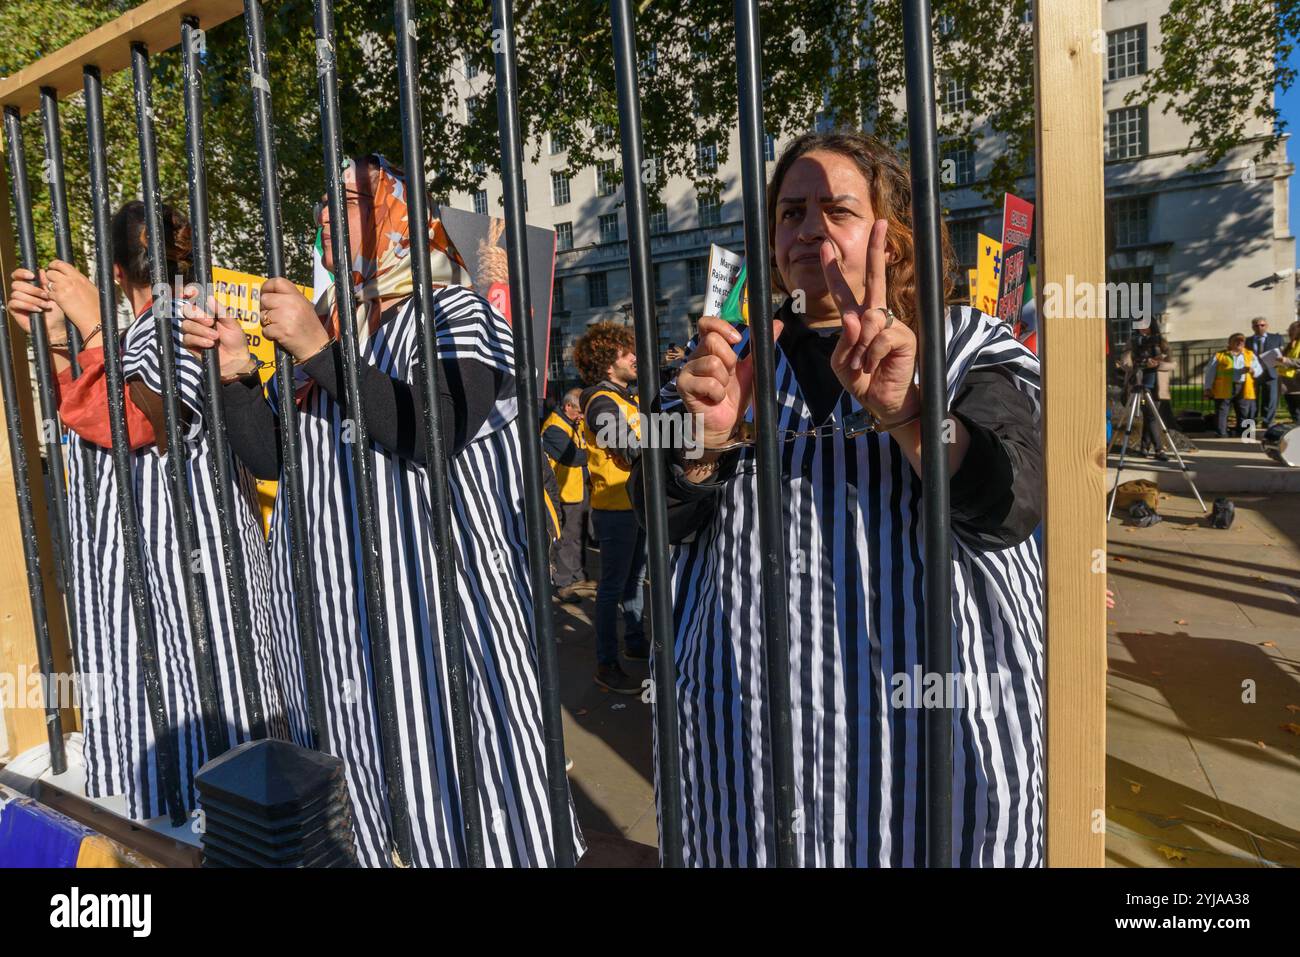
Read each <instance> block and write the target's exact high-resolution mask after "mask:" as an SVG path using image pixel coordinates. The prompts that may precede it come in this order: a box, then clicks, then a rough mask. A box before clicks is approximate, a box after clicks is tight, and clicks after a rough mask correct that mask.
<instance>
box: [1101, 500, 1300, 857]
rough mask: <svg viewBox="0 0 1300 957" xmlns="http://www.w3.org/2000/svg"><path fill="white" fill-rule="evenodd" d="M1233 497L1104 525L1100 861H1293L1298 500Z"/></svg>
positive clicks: (1298, 705) (1174, 504)
mask: <svg viewBox="0 0 1300 957" xmlns="http://www.w3.org/2000/svg"><path fill="white" fill-rule="evenodd" d="M1169 484H1170V485H1175V486H1176V484H1177V482H1176V481H1175V482H1171V483H1169ZM1230 497H1231V498H1232V500H1233V502H1234V503H1235V504H1236V506H1237V517H1236V521H1235V522H1234V524H1233V527H1232V528H1231V529H1227V530H1220V529H1214V528H1210V527H1209V525H1208V521H1207V520H1206V519H1205V518H1204V517H1203V516H1202V515H1201V511H1200V508H1199V506H1198V505H1197V504H1196V500H1195V499H1194V498H1193V497H1191V495H1190V494H1182V493H1181V492H1179V493H1172V494H1171V493H1165V494H1162V496H1161V500H1160V502H1159V506H1158V510H1159V512H1160V513H1161V515H1162V516H1163V517H1164V521H1163V522H1161V523H1160V524H1159V525H1155V526H1153V527H1151V528H1134V527H1130V526H1126V525H1124V524H1122V523H1121V521H1120V519H1119V518H1118V517H1117V518H1116V519H1113V520H1112V521H1111V523H1110V525H1109V527H1108V543H1109V544H1108V572H1109V578H1108V583H1109V585H1110V587H1111V588H1112V589H1113V590H1114V591H1115V594H1116V607H1115V608H1114V609H1113V610H1112V611H1110V612H1109V613H1108V615H1107V628H1106V645H1107V656H1108V659H1109V669H1108V675H1107V693H1106V709H1107V710H1106V714H1107V729H1106V730H1107V739H1106V754H1107V761H1106V805H1107V806H1106V818H1107V830H1106V862H1107V865H1108V866H1112V867H1152V866H1160V867H1294V866H1297V865H1300V495H1272V496H1264V495H1253V496H1252V495H1234V496H1230Z"/></svg>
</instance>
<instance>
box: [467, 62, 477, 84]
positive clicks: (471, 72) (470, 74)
mask: <svg viewBox="0 0 1300 957" xmlns="http://www.w3.org/2000/svg"><path fill="white" fill-rule="evenodd" d="M476 76H478V67H477V66H476V65H475V64H473V63H470V62H469V61H468V60H466V61H465V79H467V80H472V79H474V77H476Z"/></svg>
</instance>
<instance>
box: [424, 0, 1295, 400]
mask: <svg viewBox="0 0 1300 957" xmlns="http://www.w3.org/2000/svg"><path fill="white" fill-rule="evenodd" d="M1168 5H1169V4H1168V0H1107V2H1104V3H1102V4H1101V7H1102V23H1103V27H1104V29H1105V31H1106V36H1105V38H1104V40H1103V38H1102V37H1100V36H1098V38H1097V49H1098V50H1099V51H1101V52H1100V53H1099V54H1098V55H1100V56H1102V57H1103V58H1104V60H1105V62H1104V64H1103V76H1104V77H1105V79H1104V85H1103V89H1102V95H1103V101H1104V109H1105V112H1106V131H1105V132H1106V166H1105V177H1106V217H1107V227H1108V233H1109V235H1110V237H1111V238H1110V240H1109V243H1108V248H1107V252H1108V258H1107V281H1108V282H1115V283H1143V284H1150V285H1149V286H1145V287H1143V288H1146V289H1149V290H1150V294H1151V299H1152V305H1151V307H1150V311H1151V314H1153V315H1154V316H1155V318H1156V319H1157V321H1158V322H1159V323H1160V324H1161V327H1162V328H1163V330H1164V332H1165V334H1166V336H1167V338H1168V339H1169V340H1170V341H1171V342H1174V343H1187V344H1188V345H1191V346H1197V345H1215V346H1217V345H1219V344H1220V343H1222V342H1224V341H1225V340H1226V338H1227V336H1228V335H1229V334H1230V333H1233V332H1238V331H1240V332H1245V333H1249V332H1250V322H1251V320H1252V319H1253V318H1255V317H1257V316H1264V317H1266V318H1267V319H1268V320H1269V327H1270V330H1271V331H1274V332H1281V333H1285V331H1286V327H1287V325H1288V324H1289V323H1290V322H1291V321H1292V320H1294V319H1295V317H1296V303H1297V294H1296V281H1295V263H1296V260H1295V238H1294V237H1293V236H1292V235H1291V230H1290V225H1289V223H1288V216H1287V202H1288V190H1289V186H1290V176H1291V173H1292V170H1293V169H1294V166H1293V165H1292V164H1291V163H1290V162H1289V161H1288V159H1287V156H1286V146H1287V139H1288V138H1283V140H1282V142H1281V143H1280V144H1279V146H1278V148H1277V150H1276V151H1275V152H1274V153H1273V154H1272V155H1271V156H1270V157H1268V158H1267V160H1265V161H1264V162H1258V163H1256V162H1251V161H1250V157H1251V156H1252V155H1253V154H1254V152H1255V147H1254V146H1246V147H1243V148H1241V149H1239V150H1237V151H1235V152H1234V153H1233V154H1232V155H1230V156H1229V157H1228V158H1227V159H1225V160H1224V161H1223V162H1221V163H1220V164H1218V165H1217V166H1215V167H1213V168H1211V169H1209V170H1202V171H1193V170H1191V169H1190V167H1191V166H1192V165H1193V163H1194V162H1195V160H1196V158H1197V157H1196V154H1194V153H1189V152H1187V144H1188V142H1189V139H1190V130H1189V128H1188V127H1187V126H1186V125H1184V124H1183V123H1182V122H1181V121H1180V120H1179V119H1178V118H1177V117H1176V116H1174V115H1173V114H1172V113H1168V114H1164V113H1161V112H1160V109H1159V106H1158V105H1157V106H1155V107H1140V106H1139V107H1129V106H1125V104H1124V97H1125V94H1127V93H1128V92H1129V91H1131V90H1133V89H1135V88H1136V87H1137V86H1138V85H1139V84H1140V82H1141V75H1142V74H1143V73H1144V72H1146V70H1147V69H1148V68H1149V67H1151V66H1153V65H1155V64H1156V63H1157V62H1158V60H1157V58H1158V53H1157V52H1156V48H1157V46H1158V45H1159V43H1160V38H1161V33H1160V16H1161V14H1162V13H1164V12H1165V11H1166V10H1167V9H1168ZM1103 44H1104V47H1103ZM484 80H485V78H484V77H479V76H474V75H469V76H467V77H465V78H464V79H463V81H462V82H461V83H460V84H459V95H460V102H459V103H458V105H457V108H458V109H459V110H460V111H461V112H462V115H463V114H464V111H465V110H466V109H467V106H466V101H467V99H468V98H469V97H471V96H474V95H477V94H479V93H480V92H481V90H482V87H483V84H484ZM939 97H940V102H939V108H940V109H941V110H942V109H943V108H944V107H945V106H947V107H949V108H952V107H953V106H959V105H960V103H961V101H962V100H963V99H964V97H965V90H964V89H963V88H962V87H961V86H960V85H959V84H957V83H955V82H951V81H949V82H944V81H942V79H941V81H940V86H939ZM1256 122H1258V121H1256ZM1258 132H1259V135H1260V136H1261V137H1263V136H1264V135H1266V134H1267V132H1268V131H1267V130H1263V129H1260V130H1259V131H1258ZM534 145H535V144H531V145H530V146H528V147H526V148H525V157H527V156H530V155H531V149H532V146H534ZM783 145H784V141H778V142H773V141H772V140H771V139H770V138H769V140H768V142H767V144H766V152H767V159H768V172H769V174H770V172H771V169H772V167H773V165H774V161H775V158H776V156H777V155H779V151H780V149H781V147H782V146H783ZM552 149H553V148H552V146H551V144H550V143H549V142H544V143H542V144H541V154H540V160H539V161H538V162H537V163H535V164H527V163H526V165H525V171H524V178H525V190H526V196H527V197H528V200H529V203H528V213H527V215H528V222H529V223H530V224H531V225H538V226H546V227H549V228H551V229H554V230H555V231H556V234H557V248H558V251H557V254H556V269H555V276H556V278H555V292H554V302H553V310H552V312H553V315H552V329H551V349H550V354H551V356H550V357H551V363H550V376H549V378H550V380H551V382H552V383H556V382H557V380H558V381H562V382H565V383H569V384H571V383H573V382H574V381H575V380H576V378H577V373H576V370H575V369H574V367H573V363H572V351H573V343H574V341H575V340H576V339H577V338H578V337H579V336H580V335H581V334H582V332H583V330H584V329H585V328H586V327H587V326H588V325H589V324H590V323H592V322H597V321H601V320H612V321H616V322H630V319H631V299H632V294H631V289H630V287H629V281H630V279H629V269H628V261H627V254H628V250H627V219H626V214H625V210H624V207H623V190H622V186H621V185H619V186H617V187H615V186H614V185H613V184H612V183H610V182H608V181H607V179H606V176H607V174H608V172H609V171H610V170H611V169H613V168H614V164H620V165H621V159H620V158H619V157H618V155H617V154H616V153H611V154H610V156H609V159H608V160H607V161H605V162H602V163H600V164H598V165H597V166H594V167H588V168H586V169H583V170H581V171H579V172H578V173H576V174H575V175H572V176H569V177H565V176H564V175H563V174H562V172H561V171H562V170H563V168H564V166H565V160H566V157H565V154H564V153H563V152H562V151H560V152H553V151H552ZM998 149H1000V140H999V138H998V136H996V135H995V134H988V135H985V136H984V137H983V138H982V140H980V141H979V143H978V147H977V149H975V150H974V151H973V152H972V151H970V150H959V151H955V152H953V153H950V154H945V156H946V157H948V158H951V159H953V160H954V161H955V162H954V163H953V164H952V166H951V167H950V169H951V170H953V171H954V172H955V179H956V183H955V184H954V185H953V186H951V187H950V188H948V189H946V190H945V192H944V197H943V198H944V206H945V209H946V219H947V221H948V224H949V229H950V232H951V236H952V240H953V244H954V246H955V248H956V251H957V255H958V258H959V260H960V262H961V264H962V267H963V268H962V270H961V289H962V292H963V293H964V291H965V283H964V278H965V274H966V267H973V266H974V265H975V258H976V242H977V240H976V237H977V234H978V233H980V232H984V233H986V234H988V235H991V236H994V237H998V236H1000V234H1001V219H1002V209H1001V202H1000V201H999V202H996V203H990V202H988V201H987V200H986V199H984V198H983V197H982V196H981V195H979V193H978V192H977V191H976V190H975V189H973V188H971V186H972V185H973V184H977V183H978V182H979V181H980V180H981V178H982V177H983V176H986V175H987V170H988V167H989V164H990V163H991V162H992V157H993V156H994V155H995V154H996V152H997V150H998ZM727 156H728V157H729V159H728V161H727V162H726V163H724V164H722V165H721V166H720V167H719V168H718V169H719V178H720V179H721V180H722V181H723V183H724V184H726V185H725V188H724V191H723V193H722V195H721V197H720V202H717V203H709V202H706V201H704V200H702V199H701V198H700V197H698V196H697V194H696V192H695V190H694V188H693V186H692V185H691V183H690V182H689V181H688V180H686V179H683V178H681V177H672V178H671V179H670V180H669V181H668V183H667V185H666V186H665V188H664V189H663V191H662V193H661V199H662V201H663V203H664V207H663V208H662V209H661V210H659V211H658V212H657V213H655V214H653V215H652V217H651V254H652V258H653V262H654V274H655V276H654V278H655V300H656V309H657V312H658V316H659V328H660V345H661V347H666V346H667V345H668V344H669V343H674V342H675V343H678V344H682V343H685V341H686V340H687V339H688V338H689V337H690V335H691V334H692V330H693V329H694V323H695V321H696V320H697V319H698V318H699V316H700V313H701V309H702V306H703V301H704V287H705V274H706V263H707V258H708V251H709V246H710V244H712V243H716V244H718V245H721V246H726V247H728V248H731V249H734V250H736V251H739V252H743V249H744V227H743V221H742V206H741V191H740V159H739V155H738V137H737V135H736V134H735V133H734V132H733V134H732V139H731V143H730V144H729V149H728V150H727ZM697 160H698V162H700V163H702V164H715V165H716V164H717V150H716V148H715V147H714V146H713V145H712V144H707V143H701V144H699V145H698V146H697ZM1017 192H1018V194H1019V195H1020V196H1023V197H1025V198H1026V199H1029V200H1030V201H1033V199H1034V193H1035V190H1034V178H1033V176H1028V177H1026V178H1025V179H1023V180H1021V181H1020V183H1019V186H1018V190H1017ZM449 199H450V204H451V205H452V206H455V207H458V208H462V209H475V210H476V211H478V212H480V213H488V212H492V213H494V214H498V215H499V211H500V210H501V202H502V200H501V184H500V180H499V178H498V177H497V176H496V175H495V173H493V172H491V171H487V172H486V173H485V177H484V180H483V182H482V184H481V187H480V189H479V190H477V191H475V192H473V193H465V192H453V193H452V194H451V196H450V197H449ZM1040 301H1041V300H1040ZM1130 326H1131V318H1130V317H1126V316H1113V317H1111V319H1110V328H1111V334H1112V344H1113V345H1118V346H1122V345H1123V344H1124V343H1126V342H1127V340H1128V338H1129V335H1130Z"/></svg>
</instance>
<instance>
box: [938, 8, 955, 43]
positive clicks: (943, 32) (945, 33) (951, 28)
mask: <svg viewBox="0 0 1300 957" xmlns="http://www.w3.org/2000/svg"><path fill="white" fill-rule="evenodd" d="M938 20H939V36H941V37H950V36H952V35H953V34H954V33H956V32H957V18H956V17H954V16H953V15H952V14H951V13H941V14H939V18H938Z"/></svg>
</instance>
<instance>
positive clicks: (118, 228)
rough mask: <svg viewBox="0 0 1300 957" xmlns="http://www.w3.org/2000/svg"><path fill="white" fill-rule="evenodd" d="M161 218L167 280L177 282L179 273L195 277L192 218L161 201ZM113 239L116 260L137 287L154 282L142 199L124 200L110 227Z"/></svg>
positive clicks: (187, 278) (187, 279) (114, 260)
mask: <svg viewBox="0 0 1300 957" xmlns="http://www.w3.org/2000/svg"><path fill="white" fill-rule="evenodd" d="M158 213H159V216H160V217H161V219H162V227H163V236H162V247H163V255H164V256H165V257H166V258H167V281H168V282H175V281H176V277H177V276H180V277H181V278H182V280H183V281H185V282H188V281H190V279H192V278H193V276H192V269H191V266H192V265H193V264H192V257H193V252H192V245H193V240H192V237H191V235H190V221H189V219H187V218H186V217H185V214H184V213H181V212H180V211H178V210H176V209H174V208H173V207H171V206H169V205H167V204H166V203H162V204H160V205H159V208H158ZM110 234H111V235H112V238H113V262H114V263H116V264H117V265H119V266H121V267H122V271H123V272H124V273H126V278H127V279H129V280H130V281H131V282H133V283H135V284H136V285H138V286H147V285H149V284H150V283H151V282H152V278H151V277H152V272H151V271H150V268H149V227H148V225H147V224H146V222H145V206H144V203H143V202H142V201H141V200H138V199H133V200H131V201H130V202H128V203H125V204H124V205H123V206H122V208H121V209H119V210H118V211H117V213H116V214H114V216H113V222H112V225H111V227H110Z"/></svg>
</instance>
